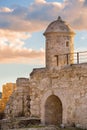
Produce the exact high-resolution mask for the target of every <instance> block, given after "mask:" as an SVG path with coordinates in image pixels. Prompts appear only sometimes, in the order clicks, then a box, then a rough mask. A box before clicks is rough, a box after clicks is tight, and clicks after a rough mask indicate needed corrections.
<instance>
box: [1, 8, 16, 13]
mask: <svg viewBox="0 0 87 130" xmlns="http://www.w3.org/2000/svg"><path fill="white" fill-rule="evenodd" d="M12 11H13V10H12V9H10V8H8V7H1V8H0V12H4V13H7V12H12Z"/></svg>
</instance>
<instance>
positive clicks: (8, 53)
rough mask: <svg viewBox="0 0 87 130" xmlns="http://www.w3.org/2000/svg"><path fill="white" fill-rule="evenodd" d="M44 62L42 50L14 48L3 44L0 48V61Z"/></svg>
mask: <svg viewBox="0 0 87 130" xmlns="http://www.w3.org/2000/svg"><path fill="white" fill-rule="evenodd" d="M37 60H38V64H40V63H43V64H44V51H42V50H40V51H35V50H32V49H27V48H20V49H15V48H12V47H9V46H7V45H5V46H4V47H3V48H0V63H29V64H31V63H32V62H33V63H36V64H37V62H36V61H37Z"/></svg>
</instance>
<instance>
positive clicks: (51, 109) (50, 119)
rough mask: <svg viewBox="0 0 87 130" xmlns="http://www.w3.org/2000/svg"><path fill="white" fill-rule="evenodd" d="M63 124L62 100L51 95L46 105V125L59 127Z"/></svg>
mask: <svg viewBox="0 0 87 130" xmlns="http://www.w3.org/2000/svg"><path fill="white" fill-rule="evenodd" d="M61 123H62V103H61V101H60V99H59V98H58V97H57V96H55V95H51V96H49V97H48V98H47V100H46V103H45V124H47V125H51V124H52V125H59V124H61Z"/></svg>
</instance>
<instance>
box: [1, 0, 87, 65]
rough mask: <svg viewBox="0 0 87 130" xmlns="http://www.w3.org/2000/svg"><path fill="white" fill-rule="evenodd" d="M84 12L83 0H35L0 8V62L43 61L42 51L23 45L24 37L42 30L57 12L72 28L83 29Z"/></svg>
mask: <svg viewBox="0 0 87 130" xmlns="http://www.w3.org/2000/svg"><path fill="white" fill-rule="evenodd" d="M86 12H87V1H86V0H64V1H63V2H61V3H60V2H47V1H46V0H35V1H34V2H33V3H31V4H30V5H29V6H28V7H24V6H17V5H16V6H13V7H11V8H8V7H0V58H1V60H0V63H2V62H4V63H5V62H6V63H7V61H8V63H9V62H18V61H20V62H21V61H22V60H21V59H23V61H25V60H24V59H28V60H31V58H32V61H34V60H36V59H40V60H42V61H44V51H41V50H38V51H36V50H32V48H27V47H26V46H25V44H26V40H27V39H30V38H31V37H32V33H33V32H38V31H42V30H45V28H46V26H47V25H48V23H49V22H51V21H52V20H54V19H57V17H58V16H59V15H61V16H62V17H63V19H65V20H67V21H68V22H69V23H70V24H71V25H72V26H73V28H74V29H77V30H84V29H87V22H86V21H87V13H86ZM71 14H72V17H71ZM34 44H37V42H36V43H34ZM26 62H27V60H26Z"/></svg>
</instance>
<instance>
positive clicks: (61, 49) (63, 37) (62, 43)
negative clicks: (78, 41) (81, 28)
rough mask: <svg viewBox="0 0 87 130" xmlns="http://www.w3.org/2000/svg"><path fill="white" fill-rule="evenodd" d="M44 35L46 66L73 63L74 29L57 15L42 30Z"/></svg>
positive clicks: (52, 66) (51, 66)
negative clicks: (56, 17)
mask: <svg viewBox="0 0 87 130" xmlns="http://www.w3.org/2000/svg"><path fill="white" fill-rule="evenodd" d="M44 35H45V37H46V67H47V68H54V67H58V66H64V65H66V64H71V63H73V60H74V59H73V54H72V53H74V44H73V39H74V35H75V33H74V31H73V29H72V28H71V27H70V25H69V24H67V23H66V22H65V21H63V20H62V19H61V17H60V16H59V17H58V19H57V20H56V21H53V22H52V23H50V24H49V25H48V27H47V29H46V31H45V32H44Z"/></svg>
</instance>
